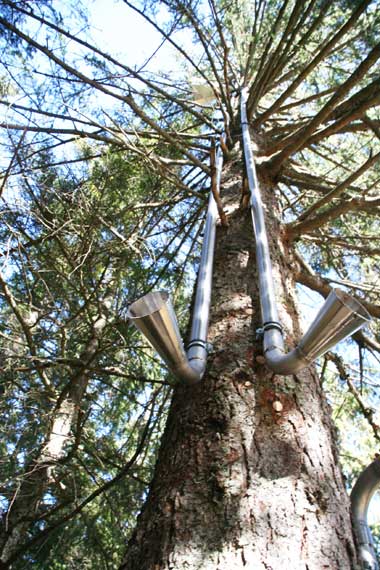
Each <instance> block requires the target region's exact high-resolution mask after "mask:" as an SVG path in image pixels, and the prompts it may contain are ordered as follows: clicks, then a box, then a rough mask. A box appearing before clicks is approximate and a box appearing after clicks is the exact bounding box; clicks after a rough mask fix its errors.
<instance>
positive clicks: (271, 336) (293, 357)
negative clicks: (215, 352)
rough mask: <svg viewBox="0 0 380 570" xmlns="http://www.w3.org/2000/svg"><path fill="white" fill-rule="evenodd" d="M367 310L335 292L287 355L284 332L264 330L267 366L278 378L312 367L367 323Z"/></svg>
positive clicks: (274, 329) (352, 299)
mask: <svg viewBox="0 0 380 570" xmlns="http://www.w3.org/2000/svg"><path fill="white" fill-rule="evenodd" d="M370 320H371V317H370V315H369V313H368V312H367V310H366V309H365V308H364V307H363V305H361V304H360V303H359V301H357V300H356V299H354V298H353V297H351V295H348V293H345V292H344V291H341V290H340V289H333V290H332V291H331V293H330V294H329V296H328V297H327V299H326V301H325V303H324V304H323V306H322V308H321V309H320V311H319V313H318V314H317V316H316V317H315V319H314V321H313V322H312V324H311V325H310V327H309V329H308V330H307V332H306V333H305V334H304V336H303V337H302V338H301V340H300V342H299V344H298V346H297V347H296V348H295V349H294V350H292V351H290V352H289V353H285V350H284V343H283V336H282V331H281V329H279V328H276V327H275V328H271V327H270V326H269V328H268V330H265V327H264V353H265V357H266V360H267V364H268V366H269V367H270V368H271V369H272V370H273V371H274V372H276V373H278V374H293V373H294V372H297V371H298V370H302V368H305V367H306V366H309V364H311V363H312V362H313V361H314V360H315V359H316V358H318V356H322V354H324V353H325V352H327V351H328V350H329V349H330V348H332V347H333V346H335V345H336V344H337V343H338V342H340V341H341V340H343V339H345V338H347V337H349V336H351V335H352V334H353V333H354V332H355V331H357V330H358V329H360V327H362V326H363V325H365V324H366V323H368V322H369V321H370Z"/></svg>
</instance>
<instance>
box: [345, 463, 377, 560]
mask: <svg viewBox="0 0 380 570" xmlns="http://www.w3.org/2000/svg"><path fill="white" fill-rule="evenodd" d="M379 486H380V458H377V459H375V461H373V462H372V463H371V464H370V465H369V466H368V467H367V468H366V469H364V471H363V472H362V473H361V475H360V476H359V478H358V480H357V481H356V483H355V485H354V488H353V489H352V492H351V497H350V499H351V513H352V519H353V524H354V531H355V534H356V539H357V542H358V547H359V558H360V562H361V564H362V568H363V569H365V570H379V565H378V563H377V560H376V555H375V549H374V545H373V540H372V534H371V531H370V529H369V527H368V522H367V514H368V507H369V504H370V502H371V499H372V497H373V495H374V493H375V492H376V490H377V489H378V487H379Z"/></svg>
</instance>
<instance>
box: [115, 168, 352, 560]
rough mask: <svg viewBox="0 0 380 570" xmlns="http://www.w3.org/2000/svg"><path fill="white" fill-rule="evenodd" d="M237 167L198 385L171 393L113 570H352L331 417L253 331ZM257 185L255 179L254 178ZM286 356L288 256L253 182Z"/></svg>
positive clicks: (312, 383)
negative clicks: (141, 500)
mask: <svg viewBox="0 0 380 570" xmlns="http://www.w3.org/2000/svg"><path fill="white" fill-rule="evenodd" d="M239 166H240V161H239V162H237V163H235V165H229V166H228V168H227V170H228V171H227V172H226V173H225V174H224V181H223V196H224V203H225V204H226V211H227V213H228V219H229V225H228V227H219V228H218V233H217V246H216V258H215V270H214V290H213V306H212V314H211V327H210V341H211V343H212V344H213V351H212V354H211V355H210V357H209V365H208V373H207V375H206V377H205V378H204V380H203V381H202V382H201V383H200V384H199V385H197V386H191V387H178V388H176V390H175V394H174V397H173V402H172V406H171V411H170V414H169V418H168V422H167V426H166V431H165V434H164V438H163V442H162V447H161V451H160V455H159V459H158V462H157V466H156V471H155V476H154V480H153V482H152V485H151V490H150V493H149V497H148V499H147V502H146V504H145V507H144V509H143V512H142V513H141V515H140V517H139V520H138V524H137V528H136V530H135V532H134V535H133V536H132V539H131V541H130V543H129V545H128V549H127V553H126V557H125V560H124V563H123V564H122V566H121V568H122V569H123V570H169V569H171V570H172V569H178V570H179V569H185V568H186V570H195V569H197V570H206V569H207V570H217V569H218V570H219V569H220V570H222V569H223V570H227V569H228V570H232V569H240V568H241V569H243V568H250V569H251V570H264V569H265V570H269V569H270V570H278V569H280V568H281V569H282V568H283V567H284V565H287V567H288V568H289V569H290V568H291V569H292V570H322V569H330V570H331V569H342V570H343V569H344V570H348V569H356V568H358V566H357V561H356V554H355V547H354V540H353V536H352V528H351V522H350V514H349V504H348V499H347V496H346V492H345V489H344V484H343V480H342V475H341V472H340V469H339V465H338V459H337V454H336V449H335V442H334V430H333V427H332V423H331V419H330V410H329V406H328V404H327V402H326V400H325V397H324V394H323V392H322V389H321V385H320V381H319V378H318V375H317V373H316V370H315V368H314V366H311V367H310V368H308V369H306V370H304V371H302V372H300V373H298V374H297V375H293V376H287V377H282V376H277V375H274V374H273V373H272V372H271V371H269V370H268V369H267V368H266V366H265V364H263V357H262V354H261V352H260V351H261V343H260V342H256V341H255V330H256V328H257V326H258V324H259V322H260V316H259V298H258V291H257V286H256V283H257V276H256V273H255V255H254V238H253V234H252V221H251V217H250V213H249V212H248V211H247V210H243V209H241V208H239V193H240V188H241V181H240V180H238V179H237V177H236V174H235V173H236V169H237V168H238V167H239ZM262 178H263V177H262ZM261 183H262V189H263V199H264V201H265V204H266V215H267V229H268V233H269V238H270V241H271V250H272V260H273V263H274V278H275V281H276V291H277V298H278V302H279V310H280V316H281V320H282V323H283V324H284V326H285V328H286V330H287V342H288V346H292V345H294V340H295V338H296V337H299V334H300V330H299V322H298V316H297V313H296V310H295V303H294V295H293V293H294V282H293V279H292V268H293V267H294V265H293V257H292V252H291V251H290V250H289V248H288V247H287V245H286V243H284V241H283V240H282V233H281V226H280V224H279V221H278V216H277V207H276V202H275V194H274V192H273V188H271V184H270V182H268V180H261Z"/></svg>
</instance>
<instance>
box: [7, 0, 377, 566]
mask: <svg viewBox="0 0 380 570" xmlns="http://www.w3.org/2000/svg"><path fill="white" fill-rule="evenodd" d="M93 9H94V4H90V3H89V4H88V5H85V4H82V5H78V4H77V3H75V5H74V3H73V5H70V4H69V3H67V2H61V1H60V0H46V1H45V2H38V1H28V2H27V1H21V2H16V1H11V0H1V1H0V26H1V36H0V49H1V53H2V57H1V66H2V71H1V74H0V86H1V101H0V103H1V108H2V117H1V121H0V124H1V139H0V142H1V145H2V149H3V153H2V155H3V158H2V161H1V165H0V166H1V178H0V195H1V206H0V214H1V220H2V223H1V226H0V235H1V252H0V255H1V259H2V262H1V272H0V311H1V318H0V346H1V353H0V358H1V382H0V396H1V398H0V406H1V416H2V418H3V421H2V425H1V431H2V437H1V443H0V448H1V457H0V465H1V469H0V472H1V476H0V508H1V509H2V511H3V518H2V526H1V527H0V528H1V531H0V545H1V548H2V558H1V560H2V562H3V564H4V568H7V567H9V566H6V564H9V561H10V562H11V563H13V566H12V567H13V568H15V569H21V568H25V567H28V564H29V565H30V564H31V563H33V565H34V566H35V567H36V568H37V569H38V568H41V569H42V568H47V567H49V568H52V569H54V570H66V569H71V568H78V567H81V568H82V567H83V568H91V569H94V570H96V569H97V568H99V569H102V570H103V569H109V570H110V569H113V568H118V565H119V563H120V559H121V556H122V554H123V549H124V543H125V539H126V537H128V536H129V534H130V532H131V529H132V528H133V525H134V521H135V518H136V515H137V513H138V511H139V509H140V507H141V504H142V502H143V500H144V498H145V496H146V489H147V487H148V486H149V482H150V478H151V474H152V468H153V465H154V461H155V457H156V453H157V446H158V444H159V441H160V435H161V432H162V429H163V425H164V423H165V417H166V412H167V408H168V402H169V400H170V394H171V385H170V384H171V379H170V378H169V377H168V376H167V374H166V372H165V371H164V369H163V367H162V364H161V362H160V360H159V359H158V357H156V356H155V354H154V353H153V351H152V350H151V348H150V347H148V346H147V344H146V342H145V341H144V340H142V339H141V338H140V337H139V335H138V334H137V333H136V332H135V331H134V330H133V329H132V328H131V327H130V326H129V325H128V322H127V320H126V317H125V311H126V308H127V306H128V305H129V303H130V302H131V301H132V300H134V299H135V298H136V297H137V296H139V295H140V294H143V293H146V292H148V291H151V290H152V289H154V288H160V289H169V290H170V291H171V292H172V294H173V297H174V300H175V304H176V308H177V312H178V313H179V315H180V324H181V327H182V330H183V331H186V327H187V322H188V317H189V306H190V304H191V291H192V286H193V282H194V279H195V276H196V271H197V264H198V259H199V250H200V241H201V235H202V220H203V216H204V212H205V207H206V204H207V197H208V193H209V190H210V185H211V182H210V175H211V174H212V170H213V168H212V167H213V149H214V145H215V141H218V140H219V138H220V135H221V133H222V131H225V133H226V142H225V144H224V145H223V152H224V155H225V161H226V164H227V165H228V164H232V163H233V162H234V161H236V160H238V151H239V142H240V126H239V94H240V89H241V87H242V86H243V85H245V86H247V87H248V88H249V100H248V115H249V121H250V124H251V127H252V133H253V135H254V138H255V142H256V144H257V149H256V157H255V158H256V162H257V168H258V170H259V172H260V174H261V176H264V177H265V179H267V180H268V186H270V188H271V189H272V191H273V192H274V193H275V194H276V196H277V199H278V202H279V205H280V209H281V215H282V220H281V222H282V231H283V232H284V236H286V239H287V240H288V242H289V243H290V244H293V245H294V247H295V248H296V251H297V266H296V267H293V268H292V270H293V271H294V276H295V279H296V281H297V282H298V283H299V285H300V291H301V293H300V300H301V302H303V303H305V302H306V299H307V298H308V297H307V296H308V295H309V298H310V299H311V301H310V303H311V304H313V305H314V304H316V303H317V302H318V301H317V299H318V295H322V297H326V296H327V295H328V293H329V291H330V290H331V287H333V286H335V285H339V286H340V287H343V288H344V289H346V290H349V291H350V292H351V293H353V294H354V296H356V297H357V298H358V299H359V300H361V302H362V303H363V305H364V306H365V307H366V309H367V310H368V311H369V313H370V314H371V315H372V316H373V317H374V319H373V322H372V324H371V327H370V328H368V329H366V330H365V331H364V332H358V333H356V334H355V336H354V338H353V340H351V341H349V342H348V343H347V344H346V345H345V347H344V348H343V349H341V350H339V349H338V350H337V351H336V352H330V353H328V354H327V355H326V356H325V357H324V358H323V359H321V362H320V363H319V366H320V371H321V377H322V379H323V382H324V386H325V388H326V390H327V393H328V395H329V398H330V400H331V403H332V404H333V405H334V406H335V407H334V416H335V419H336V423H337V426H338V429H339V430H340V440H341V450H342V460H343V463H344V467H345V470H346V474H347V477H348V482H349V484H351V483H352V481H353V479H354V477H355V476H356V475H357V473H358V472H359V471H360V470H361V469H362V468H363V467H364V465H365V464H366V463H367V462H368V460H369V459H370V458H371V456H372V454H373V450H374V448H375V447H376V445H377V442H378V440H379V438H380V434H379V426H378V425H377V422H378V419H377V417H376V414H375V411H374V409H373V408H374V407H375V406H376V405H377V404H378V392H377V388H378V382H379V374H378V372H377V368H378V363H379V352H380V339H379V325H378V321H377V320H376V319H377V318H378V317H379V316H380V305H379V285H378V272H379V254H380V243H379V242H380V237H379V211H380V209H379V206H380V198H379V192H378V182H379V178H380V170H379V157H380V107H379V104H380V96H379V86H380V76H379V64H378V60H379V58H380V43H379V41H380V37H379V36H380V11H379V9H378V2H377V1H376V0H364V1H355V2H354V1H350V2H348V1H346V0H339V1H335V2H329V1H325V0H308V1H307V2H304V1H303V0H234V1H232V2H231V1H228V2H225V1H224V0H207V1H203V0H189V1H187V0H186V1H182V0H173V1H171V0H169V1H165V0H164V1H161V2H149V1H132V2H129V1H127V0H120V1H119V2H115V3H114V4H111V3H110V4H109V6H108V10H110V11H112V10H115V11H116V9H117V14H121V13H122V14H123V17H124V18H125V27H126V30H127V29H128V20H129V19H130V18H132V15H133V18H134V17H135V16H136V17H137V16H138V17H139V18H141V20H142V21H145V23H146V25H147V27H146V28H144V29H146V30H148V29H151V30H152V34H153V31H154V33H155V34H157V37H159V38H160V40H159V42H158V43H157V50H155V51H154V52H152V54H151V55H150V57H148V58H147V60H146V61H144V62H143V63H142V64H140V62H139V63H135V61H134V54H133V53H132V54H129V53H128V54H125V53H119V54H116V53H111V52H110V51H109V50H108V49H107V48H106V47H105V46H104V45H102V44H101V43H99V42H98V44H97V43H96V42H95V41H94V39H93V36H94V33H93V30H92V27H91V14H92V10H93ZM126 33H127V32H126ZM146 33H149V32H146ZM122 41H123V40H122V38H121V40H120V43H121V44H122ZM143 43H144V37H142V38H141V45H143ZM139 49H140V46H138V45H136V51H138V50H139ZM163 51H164V53H165V58H166V60H164V59H161V60H160V57H163V56H160V54H162V53H163ZM160 61H161V63H160ZM164 61H166V63H165V64H164ZM168 62H169V63H168ZM167 67H170V68H171V69H167ZM217 198H218V205H219V212H220V218H221V221H222V223H226V220H227V223H228V209H227V208H225V206H224V204H223V202H222V200H221V199H220V197H219V196H217ZM242 200H244V188H243V190H242ZM226 216H227V217H226ZM252 239H253V238H252ZM349 430H350V431H349ZM347 433H350V434H351V435H350V437H347ZM353 442H354V444H355V445H353ZM358 446H360V451H358V449H357V448H358ZM110 553H112V555H110ZM47 565H48V566H47ZM0 567H1V565H0Z"/></svg>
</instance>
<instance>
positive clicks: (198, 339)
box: [187, 146, 223, 377]
mask: <svg viewBox="0 0 380 570" xmlns="http://www.w3.org/2000/svg"><path fill="white" fill-rule="evenodd" d="M215 166H216V184H217V188H218V190H219V189H220V179H221V175H222V166H223V152H222V149H221V148H220V146H218V148H217V152H216V163H215ZM217 217H218V209H217V206H216V202H215V200H214V196H213V194H212V192H210V198H209V202H208V210H207V216H206V223H205V229H204V236H203V245H202V253H201V260H200V264H199V271H198V278H197V287H196V293H195V301H194V307H193V317H192V323H191V333H190V342H189V344H188V347H187V356H188V359H189V363H190V365H191V366H194V367H197V368H199V369H200V374H201V377H202V376H203V374H204V371H205V368H206V360H207V332H208V322H209V315H210V303H211V291H212V268H213V261H214V250H215V234H216V220H217Z"/></svg>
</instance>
